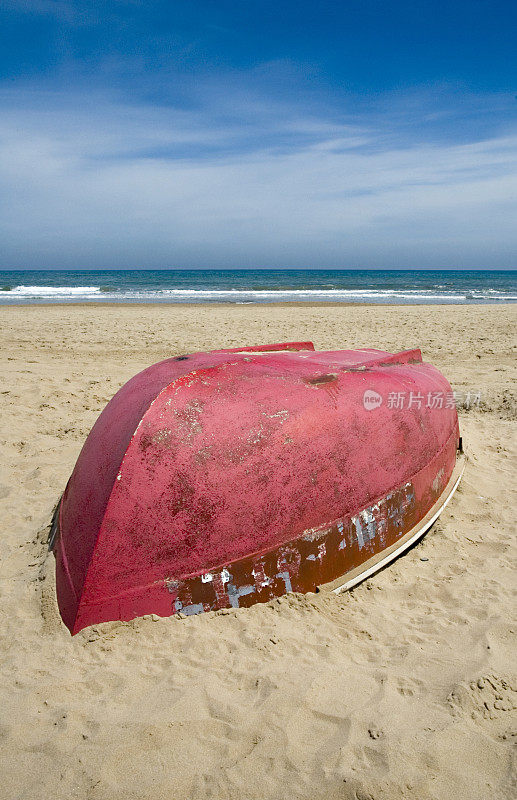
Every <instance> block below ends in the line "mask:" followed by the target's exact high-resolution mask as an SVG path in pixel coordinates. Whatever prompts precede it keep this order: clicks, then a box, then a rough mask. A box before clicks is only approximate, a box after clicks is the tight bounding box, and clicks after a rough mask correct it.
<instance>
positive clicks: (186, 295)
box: [0, 285, 517, 303]
mask: <svg viewBox="0 0 517 800" xmlns="http://www.w3.org/2000/svg"><path fill="white" fill-rule="evenodd" d="M31 299H34V300H41V301H45V300H47V301H50V300H53V299H55V300H61V301H63V300H76V301H77V300H84V301H88V300H96V301H101V300H102V301H110V300H111V301H113V300H116V301H118V302H124V301H126V302H131V301H133V302H145V301H147V302H153V301H157V302H159V301H162V302H166V301H167V300H169V301H176V302H203V301H204V302H207V301H216V302H230V303H254V302H267V301H270V302H275V301H276V302H289V301H311V300H316V301H322V302H325V301H327V302H331V301H334V302H340V301H341V302H345V301H354V300H355V301H358V302H361V301H364V302H368V301H369V302H385V303H386V302H388V303H389V302H394V301H397V300H400V301H409V302H412V303H426V302H429V301H431V302H433V301H434V302H442V303H444V302H445V303H447V302H448V303H451V302H465V301H466V302H469V301H472V300H490V301H494V300H496V301H497V300H503V301H504V300H506V301H515V300H517V296H516V295H513V294H512V295H510V294H505V293H504V292H499V291H498V290H494V289H485V290H479V289H478V290H473V291H467V292H465V293H464V294H458V293H457V292H456V293H452V292H450V291H436V289H434V290H433V289H328V288H325V289H289V288H285V289H283V288H278V289H195V288H189V289H165V288H164V289H150V288H149V289H143V288H142V289H140V288H139V289H120V290H110V289H108V288H107V287H106V288H105V289H102V288H101V287H100V286H29V285H20V286H16V287H14V288H13V289H12V290H11V291H6V292H1V293H0V302H3V303H5V302H9V301H10V300H11V301H14V302H16V300H20V301H22V302H23V301H24V300H25V301H28V300H31Z"/></svg>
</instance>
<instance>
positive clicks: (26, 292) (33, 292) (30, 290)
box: [6, 286, 101, 297]
mask: <svg viewBox="0 0 517 800" xmlns="http://www.w3.org/2000/svg"><path fill="white" fill-rule="evenodd" d="M100 293H101V287H100V286H15V287H14V289H11V291H10V292H9V293H8V294H9V295H11V296H13V295H14V296H15V297H64V296H69V297H73V296H74V295H81V296H89V295H96V294H100ZM6 294H7V293H6Z"/></svg>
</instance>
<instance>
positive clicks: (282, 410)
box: [54, 342, 459, 633]
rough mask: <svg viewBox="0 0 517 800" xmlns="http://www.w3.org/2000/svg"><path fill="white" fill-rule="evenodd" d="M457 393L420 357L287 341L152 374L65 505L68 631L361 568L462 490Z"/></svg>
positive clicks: (110, 419) (306, 585)
mask: <svg viewBox="0 0 517 800" xmlns="http://www.w3.org/2000/svg"><path fill="white" fill-rule="evenodd" d="M451 397H452V392H451V388H450V386H449V384H448V383H447V381H446V379H445V378H444V377H443V375H441V373H440V372H439V371H438V370H437V369H435V367H433V366H432V365H431V364H427V363H422V357H421V353H420V351H419V350H410V351H406V352H403V353H398V354H395V355H393V354H390V353H386V352H383V351H380V350H372V349H365V350H344V351H337V352H315V351H314V347H313V345H312V344H311V343H310V342H302V343H287V344H285V343H284V344H278V345H271V346H264V347H257V348H243V349H240V350H218V351H212V352H207V353H196V354H194V355H186V356H178V357H176V358H171V359H168V360H166V361H162V362H161V363H159V364H155V365H154V366H152V367H149V368H148V369H146V370H144V371H143V372H141V373H140V374H138V375H136V376H135V377H134V378H132V380H130V381H129V382H128V383H127V384H126V385H125V386H123V387H122V388H121V389H120V391H119V392H118V393H117V394H116V395H115V396H114V397H113V399H112V400H111V401H110V402H109V403H108V405H107V406H106V408H105V409H104V411H103V412H102V414H101V415H100V417H99V419H98V420H97V422H96V423H95V425H94V427H93V429H92V431H91V432H90V434H89V436H88V438H87V440H86V442H85V444H84V447H83V449H82V451H81V454H80V456H79V458H78V460H77V463H76V466H75V468H74V471H73V473H72V475H71V477H70V480H69V482H68V484H67V487H66V489H65V492H64V494H63V497H62V500H61V502H60V506H59V509H58V514H57V516H56V530H55V534H56V536H55V544H54V549H55V554H56V577H57V595H58V603H59V608H60V612H61V615H62V618H63V620H64V622H65V624H66V625H67V626H68V628H69V629H70V630H71V631H72V633H76V632H77V631H79V630H81V629H82V628H84V627H85V626H87V625H91V624H94V623H99V622H104V621H109V620H118V619H120V620H129V619H132V618H134V617H137V616H141V615H144V614H150V613H156V614H159V615H162V616H168V615H171V614H174V613H176V612H179V611H182V612H183V613H186V614H191V613H198V612H201V611H208V610H211V609H220V608H224V607H232V606H233V607H237V606H249V605H251V604H253V603H257V602H265V601H267V600H270V599H271V598H273V597H275V596H279V595H282V594H285V593H286V592H289V591H300V592H307V591H314V590H315V589H316V587H318V586H320V585H321V584H324V583H327V582H329V581H334V580H335V579H336V578H338V577H339V576H345V577H344V578H343V583H345V582H346V575H347V574H353V575H357V574H359V575H360V574H361V565H363V564H365V565H368V564H371V563H372V559H373V561H375V559H376V558H377V559H379V554H382V553H383V552H384V551H386V552H388V553H389V552H391V551H393V550H396V545H397V542H399V541H404V540H405V539H406V540H407V536H408V532H410V531H414V530H416V529H417V527H418V524H419V522H420V521H421V520H424V519H425V518H426V515H429V513H430V511H431V510H432V509H434V508H437V507H439V505H440V498H441V496H442V494H443V493H444V492H445V491H446V489H447V487H449V490H450V481H451V476H452V475H453V471H454V469H455V464H456V454H457V450H458V446H459V428H458V419H457V414H456V409H455V407H454V403H453V402H450V398H451ZM372 398H373V399H372ZM401 398H402V402H401ZM433 398H434V399H433ZM438 398H441V403H440V402H439V401H438ZM430 399H432V402H430Z"/></svg>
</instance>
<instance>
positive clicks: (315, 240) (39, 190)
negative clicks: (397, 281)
mask: <svg viewBox="0 0 517 800" xmlns="http://www.w3.org/2000/svg"><path fill="white" fill-rule="evenodd" d="M248 86H249V82H248ZM0 101H1V102H2V105H3V107H4V113H3V115H2V119H1V122H0V139H1V142H0V148H1V156H0V186H1V188H0V194H1V196H2V198H3V200H2V204H3V212H2V215H1V222H0V236H1V239H2V242H3V247H2V250H3V255H2V256H1V263H0V265H1V266H3V267H4V268H9V267H26V266H35V267H41V268H44V267H49V268H51V267H68V268H71V267H92V266H98V267H116V266H119V267H169V266H170V267H174V266H177V267H181V266H185V267H195V266H206V267H215V268H220V267H226V266H227V267H231V266H234V267H238V266H271V267H282V266H283V267H298V266H300V267H302V266H329V267H333V266H335V267H353V266H366V267H368V266H379V267H384V266H400V267H412V266H437V267H440V266H463V267H469V266H472V267H476V266H492V267H504V266H512V265H514V264H515V253H516V248H517V230H516V227H517V226H515V219H516V218H517V130H515V129H512V127H511V126H510V125H509V124H505V125H499V126H494V124H493V123H492V129H491V130H490V129H489V128H488V126H487V124H485V123H484V122H483V120H484V119H485V116H486V111H485V110H484V109H486V105H487V101H486V99H485V98H483V97H481V98H475V97H470V98H468V97H465V98H464V99H463V111H462V115H463V118H464V117H465V107H468V108H469V109H470V111H469V113H470V114H471V118H476V119H478V120H479V121H480V124H479V126H478V134H477V136H476V135H475V133H474V131H473V126H472V125H470V126H469V129H468V132H467V131H466V130H464V131H463V133H462V134H461V135H458V125H459V122H458V119H459V116H462V115H461V114H460V115H459V116H458V115H457V116H456V117H455V114H454V101H453V98H451V96H450V94H449V95H447V93H446V92H445V91H444V92H442V93H441V100H440V101H439V102H438V101H437V100H436V95H435V102H434V103H433V102H432V101H431V99H430V97H429V96H428V95H426V93H420V94H419V93H418V92H416V91H415V92H414V93H413V95H412V97H411V102H409V101H408V99H407V98H406V99H405V100H404V99H403V98H400V97H398V98H397V97H396V96H394V95H393V94H392V95H391V97H390V96H383V97H381V98H378V99H377V100H376V102H373V101H370V103H369V104H366V103H365V105H364V107H363V108H360V109H358V108H357V104H356V106H355V108H354V113H353V114H351V113H347V110H346V108H343V109H339V110H337V109H336V108H335V107H334V108H333V110H332V111H330V110H327V109H325V107H324V106H323V105H321V104H320V105H314V104H312V105H310V104H307V105H306V104H305V103H304V102H303V99H302V101H301V102H300V101H295V100H292V101H291V100H288V99H286V98H285V97H283V98H282V97H277V98H273V99H272V98H271V97H269V98H268V97H266V96H265V95H264V94H263V93H261V92H260V91H256V92H255V93H250V92H249V91H248V92H243V91H241V89H240V88H239V86H234V90H232V91H229V90H228V87H227V86H226V87H225V90H224V91H222V90H221V91H215V89H214V87H213V86H212V87H210V88H209V89H207V88H206V87H203V86H199V87H198V89H197V92H196V93H195V94H193V95H192V102H191V103H190V107H188V106H187V105H185V104H184V105H183V106H181V107H178V106H171V105H166V104H164V103H160V104H153V103H152V102H150V101H147V102H144V101H142V100H141V99H138V100H135V101H134V102H133V103H129V102H122V101H121V100H115V99H113V98H112V97H111V98H110V97H108V96H107V95H106V94H105V93H101V92H96V91H95V90H92V91H90V92H83V93H82V94H77V93H74V94H68V93H66V92H61V93H60V92H57V91H55V90H54V91H52V92H47V93H46V92H43V91H41V90H40V89H34V90H32V91H31V90H30V89H28V88H27V87H25V88H24V89H21V88H20V87H17V88H16V90H11V89H4V90H3V92H2V94H1V95H0ZM497 102H498V100H497V98H496V99H495V100H494V99H492V104H493V103H497ZM501 102H503V101H501ZM443 115H446V117H447V119H448V120H449V122H448V124H450V125H452V127H453V129H454V132H455V135H454V136H447V135H446V132H445V131H444V127H443V125H441V128H440V131H441V135H440V136H434V137H433V136H431V135H426V134H425V130H426V126H429V125H430V126H433V125H434V124H435V119H436V118H440V119H441V118H443ZM417 129H418V132H417ZM427 130H430V129H429V128H427Z"/></svg>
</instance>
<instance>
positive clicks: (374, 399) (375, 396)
mask: <svg viewBox="0 0 517 800" xmlns="http://www.w3.org/2000/svg"><path fill="white" fill-rule="evenodd" d="M363 406H364V407H365V409H366V410H367V411H373V410H374V408H379V406H382V397H381V395H380V394H379V393H378V392H374V391H373V389H367V390H366V391H365V393H364V394H363Z"/></svg>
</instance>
